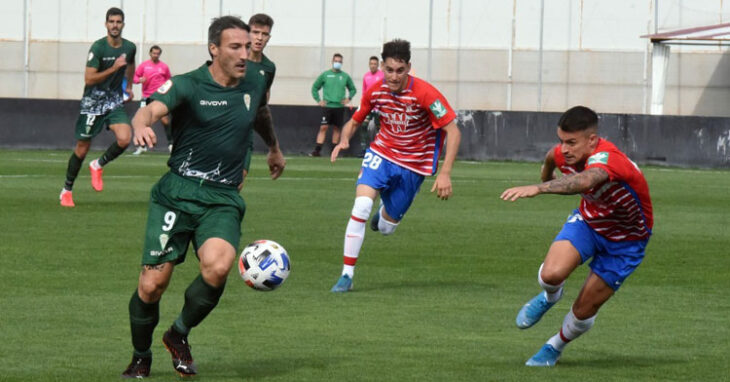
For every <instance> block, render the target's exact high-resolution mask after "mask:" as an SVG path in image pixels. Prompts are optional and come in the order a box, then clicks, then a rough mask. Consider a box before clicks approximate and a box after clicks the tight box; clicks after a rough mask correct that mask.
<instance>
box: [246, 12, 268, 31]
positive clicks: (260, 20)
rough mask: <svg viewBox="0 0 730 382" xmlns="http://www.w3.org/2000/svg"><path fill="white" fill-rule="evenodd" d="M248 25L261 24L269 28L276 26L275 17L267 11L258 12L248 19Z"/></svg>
mask: <svg viewBox="0 0 730 382" xmlns="http://www.w3.org/2000/svg"><path fill="white" fill-rule="evenodd" d="M248 25H261V26H265V27H269V28H273V27H274V19H272V18H271V16H269V15H267V14H266V13H257V14H255V15H253V16H251V18H250V19H248Z"/></svg>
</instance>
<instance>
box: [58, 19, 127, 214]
mask: <svg viewBox="0 0 730 382" xmlns="http://www.w3.org/2000/svg"><path fill="white" fill-rule="evenodd" d="M105 25H106V30H107V35H106V37H103V38H101V39H99V40H97V41H95V42H94V44H92V45H91V49H89V55H88V56H87V58H86V71H85V73H84V83H85V85H86V86H85V87H84V96H83V98H81V112H80V113H79V118H78V119H77V121H76V134H75V136H76V147H75V148H74V151H73V153H72V154H71V158H69V160H68V167H67V169H66V182H65V183H64V185H63V189H61V195H60V196H59V199H61V205H62V206H64V207H74V206H75V204H74V201H73V196H72V193H71V190H72V189H73V186H74V181H75V180H76V177H77V176H78V175H79V170H80V169H81V165H82V164H83V163H84V158H86V154H87V153H88V152H89V147H91V139H92V138H94V137H95V136H97V135H98V134H99V133H101V131H102V130H103V129H104V127H105V126H106V127H107V128H108V129H109V130H111V131H113V132H114V135H115V136H116V138H117V139H116V141H115V142H114V143H112V144H111V146H109V148H108V149H107V150H106V152H104V154H103V155H102V156H101V157H99V158H98V159H95V160H93V161H92V162H91V164H89V170H90V171H91V186H92V187H93V188H94V190H96V191H101V190H103V189H104V183H103V181H102V172H103V170H102V167H103V166H104V165H105V164H107V163H109V162H111V161H112V160H114V159H115V158H116V157H118V156H119V155H120V154H122V153H123V152H124V150H125V149H126V148H127V146H128V145H129V141H130V139H131V138H132V129H131V127H130V126H129V117H128V116H127V113H125V112H124V107H123V106H122V103H123V102H124V98H123V95H122V91H123V89H122V80H123V79H124V77H127V88H126V92H127V93H128V94H129V99H132V97H133V94H132V77H133V76H134V55H135V53H136V52H137V48H136V47H135V46H134V44H133V43H132V42H131V41H129V40H126V39H123V38H122V29H124V12H122V10H121V9H119V8H113V7H112V8H109V10H108V11H107V12H106V22H105Z"/></svg>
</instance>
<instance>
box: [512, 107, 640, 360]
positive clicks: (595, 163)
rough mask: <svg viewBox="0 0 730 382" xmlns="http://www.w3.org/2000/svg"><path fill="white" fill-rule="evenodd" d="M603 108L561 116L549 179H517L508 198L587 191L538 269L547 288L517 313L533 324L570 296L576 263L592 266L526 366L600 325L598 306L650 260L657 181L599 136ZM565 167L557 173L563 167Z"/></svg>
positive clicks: (548, 159)
mask: <svg viewBox="0 0 730 382" xmlns="http://www.w3.org/2000/svg"><path fill="white" fill-rule="evenodd" d="M598 119H599V118H598V114H596V112H595V111H593V110H591V109H589V108H587V107H585V106H574V107H572V108H570V109H568V110H567V111H566V112H565V113H563V115H562V116H561V117H560V120H559V121H558V128H557V130H556V133H557V136H558V139H559V140H560V143H559V144H557V145H556V146H555V147H553V148H551V149H550V150H548V152H547V154H546V155H545V161H544V162H543V165H542V169H541V174H540V178H541V179H542V183H539V184H531V185H526V186H517V187H511V188H508V189H506V190H504V192H502V195H501V196H500V198H502V199H503V200H506V201H516V200H518V199H521V198H532V197H535V196H538V195H540V194H561V195H576V194H580V195H581V201H580V206H579V207H578V209H577V210H576V211H573V212H572V213H571V214H570V216H569V217H568V219H567V221H566V222H565V224H563V228H562V230H561V231H560V232H559V233H558V234H557V236H555V239H554V240H553V242H552V243H551V244H550V248H549V249H548V251H547V254H546V255H545V260H544V262H543V263H542V265H540V268H539V270H538V272H537V280H538V283H539V285H540V288H541V290H540V292H539V293H538V294H537V295H535V296H534V297H533V298H532V299H530V300H529V301H528V302H527V303H526V304H524V305H523V306H522V308H521V309H520V310H519V312H518V313H517V317H516V318H515V324H516V325H517V327H518V328H520V329H528V328H530V327H532V326H533V325H535V324H536V323H537V322H539V321H540V320H541V319H542V317H543V315H544V314H545V313H546V312H547V311H548V310H549V309H550V308H552V307H553V306H554V305H555V304H556V303H557V302H558V301H559V300H560V299H561V298H562V296H563V287H564V285H565V283H566V281H567V279H568V277H569V276H570V274H571V273H573V271H574V270H576V269H577V268H578V267H579V266H580V265H581V264H586V265H587V266H588V267H589V268H590V272H589V273H588V276H587V277H586V280H585V282H583V286H582V287H581V290H580V292H578V297H577V298H576V300H575V301H574V302H573V304H572V305H571V307H570V310H569V311H568V313H567V314H566V315H565V318H564V319H563V324H562V325H561V327H560V330H558V332H557V333H555V335H553V336H552V337H550V338H549V339H548V340H547V342H546V343H545V344H544V345H543V346H542V347H541V348H540V350H538V351H537V353H535V354H534V355H533V356H532V357H530V358H529V359H528V360H527V362H525V365H526V366H534V367H552V366H555V364H556V363H557V362H558V360H559V359H560V357H561V356H562V354H563V351H564V350H565V348H566V346H567V345H568V344H569V343H571V342H572V341H573V340H575V339H577V338H578V337H580V336H581V335H583V334H584V333H586V332H587V331H588V330H590V329H591V327H593V324H594V323H595V321H596V316H597V314H598V310H599V309H600V308H601V306H602V305H603V304H604V303H605V302H606V301H608V300H609V299H610V298H611V296H613V295H614V294H615V293H616V292H617V291H618V290H619V288H620V287H621V285H623V283H624V281H625V280H626V278H627V277H629V276H630V275H631V274H632V273H633V272H634V271H635V270H636V268H637V267H638V266H639V265H640V264H641V263H642V261H643V259H644V256H645V253H646V246H647V244H648V243H649V238H650V237H651V230H652V227H653V225H654V216H653V212H652V205H651V196H650V194H649V186H648V185H647V182H646V179H645V178H644V175H643V174H642V173H641V171H640V170H639V167H638V166H637V165H636V164H635V163H634V162H632V161H631V160H630V159H629V158H628V157H627V156H626V154H624V153H623V152H621V151H620V150H619V149H618V148H617V147H616V146H615V145H614V144H613V143H611V142H609V141H607V140H605V139H603V138H601V137H599V136H598ZM556 168H557V169H559V170H560V171H561V172H562V173H563V174H564V175H563V176H562V177H560V178H555V175H554V172H555V169H556Z"/></svg>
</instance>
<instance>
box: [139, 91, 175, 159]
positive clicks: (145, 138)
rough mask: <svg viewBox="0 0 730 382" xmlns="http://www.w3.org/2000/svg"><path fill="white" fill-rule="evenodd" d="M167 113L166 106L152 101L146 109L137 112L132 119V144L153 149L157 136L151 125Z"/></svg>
mask: <svg viewBox="0 0 730 382" xmlns="http://www.w3.org/2000/svg"><path fill="white" fill-rule="evenodd" d="M168 113H169V110H168V109H167V105H165V104H164V103H162V102H160V101H152V102H151V103H150V104H148V105H147V106H146V107H142V108H140V109H139V110H137V113H136V114H134V118H132V129H133V130H134V144H135V145H137V146H147V147H150V148H152V147H154V146H155V144H156V143H157V136H156V135H155V132H154V131H153V130H152V125H153V124H154V123H155V122H157V121H159V120H160V118H162V117H164V116H166V115H167V114H168Z"/></svg>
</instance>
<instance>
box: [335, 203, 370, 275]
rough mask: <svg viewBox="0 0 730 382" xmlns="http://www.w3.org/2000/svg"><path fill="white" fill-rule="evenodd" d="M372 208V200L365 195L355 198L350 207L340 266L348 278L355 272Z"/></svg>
mask: <svg viewBox="0 0 730 382" xmlns="http://www.w3.org/2000/svg"><path fill="white" fill-rule="evenodd" d="M372 208H373V200H372V199H370V198H368V197H367V196H358V197H357V198H355V205H354V206H353V207H352V214H351V216H350V220H349V221H348V222H347V229H346V230H345V245H344V259H343V260H344V265H343V267H342V274H343V275H348V276H350V278H352V277H353V275H354V273H355V263H357V257H358V256H359V255H360V248H362V242H363V240H364V239H365V227H366V225H367V221H368V218H369V217H370V211H371V210H372Z"/></svg>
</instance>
